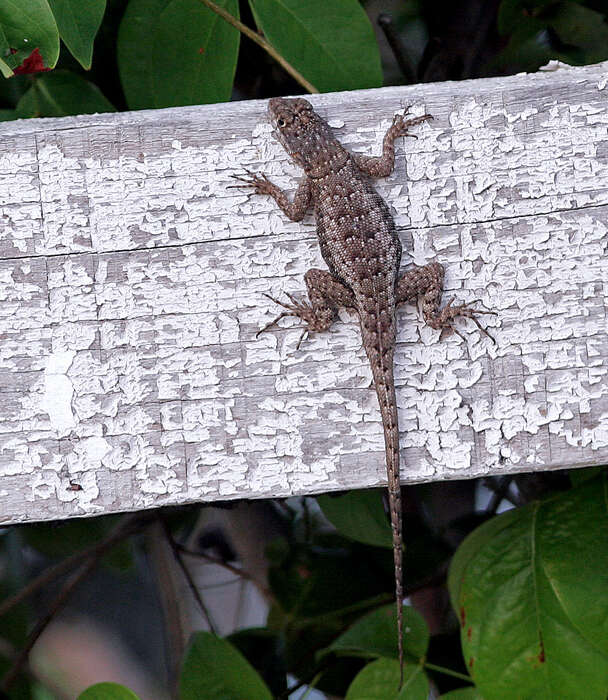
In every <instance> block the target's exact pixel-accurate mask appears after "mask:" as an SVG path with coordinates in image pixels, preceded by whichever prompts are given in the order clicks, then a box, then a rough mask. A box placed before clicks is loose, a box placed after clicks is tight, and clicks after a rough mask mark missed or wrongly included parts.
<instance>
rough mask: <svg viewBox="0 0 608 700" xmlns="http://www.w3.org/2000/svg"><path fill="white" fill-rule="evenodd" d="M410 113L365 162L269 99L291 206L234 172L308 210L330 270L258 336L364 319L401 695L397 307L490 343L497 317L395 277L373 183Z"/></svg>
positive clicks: (394, 251) (305, 115) (419, 274)
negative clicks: (473, 331) (348, 312)
mask: <svg viewBox="0 0 608 700" xmlns="http://www.w3.org/2000/svg"><path fill="white" fill-rule="evenodd" d="M408 113H409V108H408V109H406V110H405V113H404V114H403V115H401V114H396V115H395V116H394V118H393V122H392V124H391V126H390V127H389V129H388V130H387V131H386V133H385V135H384V139H383V143H382V155H381V156H367V155H362V154H354V153H350V152H349V151H347V150H346V149H345V148H344V147H343V146H342V144H341V143H340V142H339V141H338V139H337V138H336V137H335V136H334V134H333V132H332V130H331V127H330V126H329V124H327V122H326V121H325V120H324V119H322V117H320V116H319V115H318V114H317V113H316V112H315V111H314V109H313V107H312V105H311V104H310V102H308V101H307V100H305V99H304V98H292V99H287V98H281V97H275V98H272V99H270V100H269V102H268V114H269V118H270V122H271V124H272V126H273V135H274V136H275V138H277V139H278V141H279V143H280V144H281V145H282V146H283V148H284V149H285V150H286V152H287V154H288V155H289V156H290V158H291V159H292V160H293V161H294V162H295V164H296V165H298V166H299V167H300V168H301V169H302V170H303V171H304V175H303V177H302V178H301V180H300V182H299V185H298V188H297V190H296V193H295V195H294V196H293V199H291V200H290V199H289V197H288V195H287V194H286V192H284V191H283V190H281V189H280V188H279V187H278V186H277V185H275V184H274V183H272V182H271V181H270V180H269V179H268V178H267V177H266V175H263V174H261V175H257V174H254V173H252V172H251V171H249V170H246V171H245V173H246V174H245V175H233V177H234V178H235V179H237V180H239V181H240V183H241V184H238V185H234V187H253V189H254V192H255V193H257V194H265V195H270V196H271V197H272V198H273V199H274V200H275V202H276V203H277V205H278V206H279V208H280V209H281V210H282V211H283V213H284V214H285V215H286V216H287V217H288V218H289V219H291V220H292V221H301V220H302V219H303V218H304V216H305V215H306V212H307V211H308V209H309V208H310V207H311V206H312V207H313V209H314V216H315V220H316V228H317V237H318V240H319V246H320V249H321V255H322V257H323V259H324V260H325V262H326V264H327V266H328V268H329V270H328V271H327V270H320V269H316V268H312V269H310V270H308V271H307V272H306V273H305V275H304V281H305V283H306V289H307V292H308V300H298V299H296V298H295V297H294V296H293V295H291V294H289V293H287V296H288V297H289V300H290V301H289V303H287V302H282V301H279V300H277V299H275V298H273V297H271V296H269V295H268V294H266V295H265V296H267V297H268V298H269V299H271V300H272V301H273V302H275V303H277V304H278V305H280V306H282V307H283V308H284V309H285V310H284V311H283V312H282V313H280V314H279V315H278V316H277V317H276V318H275V319H274V320H272V321H271V322H270V323H268V324H267V325H266V326H264V328H262V329H261V330H260V331H258V335H259V334H260V333H262V332H264V331H266V330H268V329H269V328H270V327H272V326H275V325H276V324H277V322H278V321H279V320H280V319H281V318H283V317H285V316H295V317H298V318H299V319H301V320H302V321H303V322H304V324H305V325H304V330H303V332H302V335H301V336H300V340H299V342H298V347H299V346H300V343H301V341H302V339H303V337H304V336H305V335H306V333H308V332H322V331H325V330H327V329H329V327H330V326H331V324H332V322H333V320H334V318H335V316H336V312H337V309H338V308H339V307H346V308H348V309H354V310H355V311H356V312H357V313H358V316H359V323H360V328H361V337H362V341H363V347H364V350H365V353H366V355H367V357H368V360H369V364H370V367H371V372H372V377H373V385H374V387H375V390H376V394H377V397H378V403H379V406H380V414H381V418H382V425H383V429H384V443H385V453H386V468H387V479H388V495H389V499H388V500H389V512H390V521H391V530H392V544H393V557H394V567H395V594H396V599H397V644H398V655H399V665H400V684H399V688H401V686H402V684H403V663H404V649H403V608H402V605H403V533H402V514H401V484H400V476H399V474H400V465H399V421H398V414H397V399H396V395H395V380H394V375H393V356H394V352H395V341H396V308H397V306H398V305H399V304H401V303H404V302H411V301H415V300H416V299H417V298H419V297H421V298H422V313H423V317H424V320H425V322H426V323H427V324H428V325H429V326H430V327H431V328H434V329H441V330H442V331H443V330H444V329H449V330H451V331H454V332H456V333H458V335H461V334H460V333H459V332H458V331H457V330H456V329H455V328H454V327H453V322H454V320H455V319H456V318H458V317H467V318H470V319H472V320H473V321H474V322H475V324H476V325H477V327H478V328H479V329H480V331H482V332H483V333H485V334H486V335H488V336H489V333H487V331H486V330H485V329H484V328H483V326H482V325H481V324H480V322H479V320H478V319H477V318H476V315H477V314H483V313H494V312H492V311H481V310H477V309H475V308H474V307H473V304H474V303H475V302H471V303H464V304H458V305H453V301H454V299H453V298H452V299H450V300H449V301H448V303H447V304H446V305H445V306H444V307H443V308H440V306H441V298H442V294H443V280H444V274H445V271H444V267H443V265H441V264H440V263H439V262H431V263H429V264H427V265H423V266H417V267H413V268H411V269H407V270H406V271H405V272H404V273H403V274H401V275H400V274H399V268H400V263H401V242H400V240H399V237H398V235H397V232H396V229H395V223H394V221H393V217H392V214H391V212H390V210H389V207H388V205H387V204H386V202H385V201H384V200H383V199H382V198H381V197H380V195H379V194H378V193H377V192H376V190H375V189H374V187H373V185H372V183H371V181H370V180H371V178H377V177H386V176H388V175H390V174H391V173H392V172H393V170H394V167H395V146H394V142H395V141H396V139H397V138H399V137H400V136H413V134H409V129H410V128H411V127H413V126H417V125H418V124H422V123H423V122H426V121H428V120H430V119H432V116H431V115H430V114H424V115H422V116H418V117H413V118H410V119H406V118H405V117H406V116H407V114H408ZM461 337H462V336H461ZM489 337H490V338H491V336H489ZM492 340H493V339H492Z"/></svg>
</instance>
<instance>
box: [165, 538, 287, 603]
mask: <svg viewBox="0 0 608 700" xmlns="http://www.w3.org/2000/svg"><path fill="white" fill-rule="evenodd" d="M175 546H176V547H177V548H178V549H179V551H180V552H182V554H187V555H188V556H189V557H198V558H199V559H204V560H205V561H207V562H209V563H210V564H217V565H218V566H221V567H223V568H224V569H226V571H230V572H232V573H233V574H235V575H236V576H238V577H239V578H242V579H245V580H246V581H251V583H253V584H254V585H255V586H256V587H257V588H258V590H259V591H260V593H262V595H264V596H265V597H266V598H268V599H269V600H273V595H272V593H271V591H270V589H269V588H266V586H264V585H263V584H261V583H260V582H259V581H257V580H256V579H255V578H254V577H253V576H252V575H251V574H250V573H249V572H248V571H245V570H244V569H239V568H238V567H237V566H233V565H232V564H229V563H228V562H227V561H224V560H223V559H218V558H217V557H212V556H211V555H209V554H206V553H205V552H195V551H194V550H192V549H188V548H187V547H184V545H183V544H180V543H179V542H176V543H175Z"/></svg>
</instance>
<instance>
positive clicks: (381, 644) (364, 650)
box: [323, 605, 429, 660]
mask: <svg viewBox="0 0 608 700" xmlns="http://www.w3.org/2000/svg"><path fill="white" fill-rule="evenodd" d="M395 607H396V606H395V605H386V606H383V607H382V608H378V610H374V611H372V612H371V613H368V614H367V615H364V616H363V617H362V618H361V619H360V620H358V621H357V622H355V623H354V624H353V625H352V626H351V627H350V629H348V630H347V631H346V632H344V634H342V635H340V636H339V637H338V638H337V639H336V640H335V641H334V642H333V643H332V644H331V645H330V646H329V647H327V649H326V650H324V652H323V653H324V654H325V653H327V652H332V651H333V652H341V653H344V654H350V655H352V654H356V655H364V656H381V657H387V658H392V659H396V658H397V657H398V651H397V611H396V609H395ZM403 629H404V633H403V648H404V651H405V653H406V654H407V655H409V656H411V657H412V658H413V659H416V660H420V659H421V658H422V657H423V656H424V655H425V654H426V650H427V647H428V644H429V630H428V628H427V626H426V622H425V621H424V619H423V618H422V616H421V615H420V613H418V612H417V611H416V610H414V608H412V607H410V606H409V605H404V606H403Z"/></svg>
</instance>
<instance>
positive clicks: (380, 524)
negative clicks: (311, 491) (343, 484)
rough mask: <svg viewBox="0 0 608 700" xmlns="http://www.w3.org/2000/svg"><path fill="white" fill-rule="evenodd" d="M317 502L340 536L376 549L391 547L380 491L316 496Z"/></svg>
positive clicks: (390, 537) (389, 528)
mask: <svg viewBox="0 0 608 700" xmlns="http://www.w3.org/2000/svg"><path fill="white" fill-rule="evenodd" d="M317 503H318V504H319V505H320V506H321V510H322V511H323V513H324V515H325V517H326V518H327V519H328V520H329V521H330V523H331V524H332V525H333V526H334V527H335V528H336V530H338V532H339V533H340V534H341V535H344V536H345V537H349V538H350V539H353V540H356V541H358V542H363V543H364V544H371V545H374V546H376V547H392V542H393V538H392V533H391V527H390V525H389V522H388V519H387V517H386V513H385V512H384V506H383V505H382V491H380V490H379V489H367V490H362V491H350V492H349V493H345V494H343V495H341V496H330V495H324V496H318V497H317Z"/></svg>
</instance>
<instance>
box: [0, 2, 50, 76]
mask: <svg viewBox="0 0 608 700" xmlns="http://www.w3.org/2000/svg"><path fill="white" fill-rule="evenodd" d="M0 55H1V56H2V64H3V65H2V66H0V68H1V69H2V74H3V75H4V76H5V77H10V76H11V75H12V74H13V71H14V70H15V68H18V67H19V66H21V65H22V64H23V62H24V61H29V65H30V66H31V67H32V69H33V70H34V69H36V70H42V69H45V68H46V69H48V68H54V66H55V64H56V63H57V59H58V57H59V32H58V30H57V25H56V24H55V18H54V17H53V13H52V12H51V8H50V7H49V4H48V2H47V0H27V2H24V0H2V2H0ZM27 65H28V64H26V68H27ZM7 71H8V72H7ZM29 72H32V71H29Z"/></svg>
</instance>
